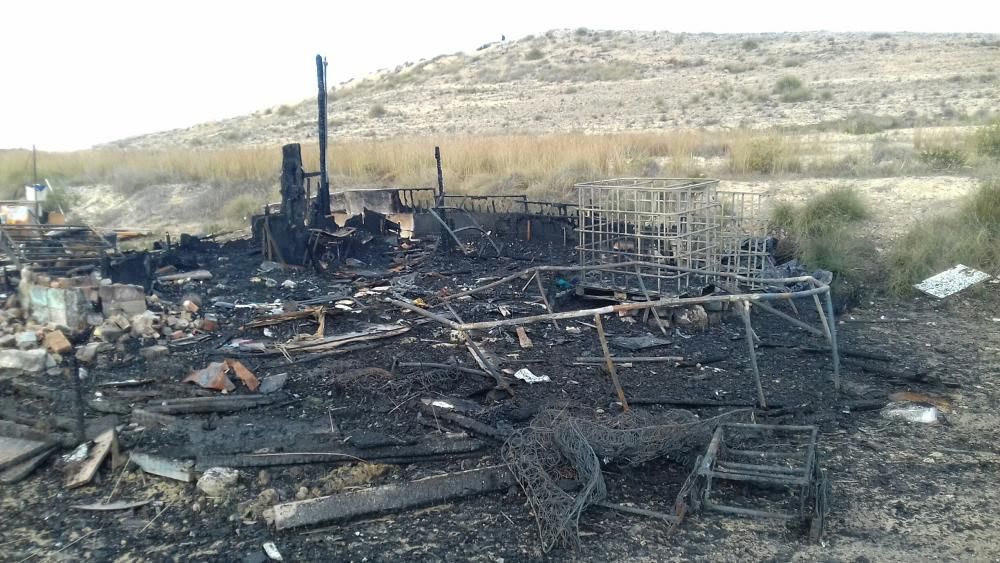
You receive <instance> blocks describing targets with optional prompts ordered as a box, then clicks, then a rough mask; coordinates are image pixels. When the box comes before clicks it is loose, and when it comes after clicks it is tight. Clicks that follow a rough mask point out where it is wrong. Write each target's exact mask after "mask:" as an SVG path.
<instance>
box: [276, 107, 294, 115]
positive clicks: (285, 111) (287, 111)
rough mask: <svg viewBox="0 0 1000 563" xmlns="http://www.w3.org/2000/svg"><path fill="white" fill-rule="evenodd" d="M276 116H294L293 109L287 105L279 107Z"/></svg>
mask: <svg viewBox="0 0 1000 563" xmlns="http://www.w3.org/2000/svg"><path fill="white" fill-rule="evenodd" d="M277 114H278V115H281V116H283V117H288V116H290V115H295V108H293V107H292V106H289V105H281V106H278V111H277Z"/></svg>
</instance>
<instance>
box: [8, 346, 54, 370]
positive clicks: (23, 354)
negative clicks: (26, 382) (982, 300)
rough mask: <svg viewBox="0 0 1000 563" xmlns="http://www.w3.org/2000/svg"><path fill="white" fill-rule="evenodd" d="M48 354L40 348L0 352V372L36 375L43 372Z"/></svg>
mask: <svg viewBox="0 0 1000 563" xmlns="http://www.w3.org/2000/svg"><path fill="white" fill-rule="evenodd" d="M48 357H49V354H48V352H46V351H45V350H43V349H41V348H36V349H34V350H14V349H4V350H0V372H4V373H17V374H24V373H27V374H37V373H42V372H44V371H45V368H46V361H47V360H48Z"/></svg>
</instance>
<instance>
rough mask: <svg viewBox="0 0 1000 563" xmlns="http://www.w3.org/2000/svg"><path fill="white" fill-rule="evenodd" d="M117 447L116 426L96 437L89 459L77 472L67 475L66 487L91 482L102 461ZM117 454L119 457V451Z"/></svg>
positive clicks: (72, 487) (69, 487)
mask: <svg viewBox="0 0 1000 563" xmlns="http://www.w3.org/2000/svg"><path fill="white" fill-rule="evenodd" d="M117 449H118V435H117V434H116V433H115V430H114V428H112V429H111V430H108V431H106V432H103V433H102V434H101V435H100V436H98V437H97V438H95V439H94V445H93V446H91V448H90V454H89V455H87V459H85V460H84V461H83V462H82V463H81V464H80V466H79V469H77V471H76V473H72V474H70V475H68V476H67V477H66V488H67V489H75V488H77V487H82V486H84V485H86V484H87V483H89V482H91V481H92V480H93V479H94V475H96V474H97V470H98V469H100V467H101V463H103V462H104V459H105V458H106V457H108V454H109V453H111V450H117ZM115 456H116V457H117V453H116V454H115Z"/></svg>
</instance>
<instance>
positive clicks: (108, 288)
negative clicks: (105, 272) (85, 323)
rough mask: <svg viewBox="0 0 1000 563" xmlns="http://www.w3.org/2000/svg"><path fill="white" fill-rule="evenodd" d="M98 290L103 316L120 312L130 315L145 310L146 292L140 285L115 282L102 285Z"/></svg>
mask: <svg viewBox="0 0 1000 563" xmlns="http://www.w3.org/2000/svg"><path fill="white" fill-rule="evenodd" d="M98 291H99V293H100V296H101V312H103V313H104V315H105V316H111V315H114V314H116V313H122V314H124V315H126V316H129V317H131V316H133V315H138V314H140V313H143V312H145V311H146V292H145V291H144V290H143V289H142V286H138V285H127V284H123V283H116V284H112V285H102V286H101V287H100V289H99V290H98Z"/></svg>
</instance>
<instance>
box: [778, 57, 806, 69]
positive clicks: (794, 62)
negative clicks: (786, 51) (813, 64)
mask: <svg viewBox="0 0 1000 563" xmlns="http://www.w3.org/2000/svg"><path fill="white" fill-rule="evenodd" d="M803 63H804V61H803V60H802V59H800V58H797V57H789V58H787V59H785V60H783V61H781V66H783V67H785V68H790V67H793V66H802V65H803Z"/></svg>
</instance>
